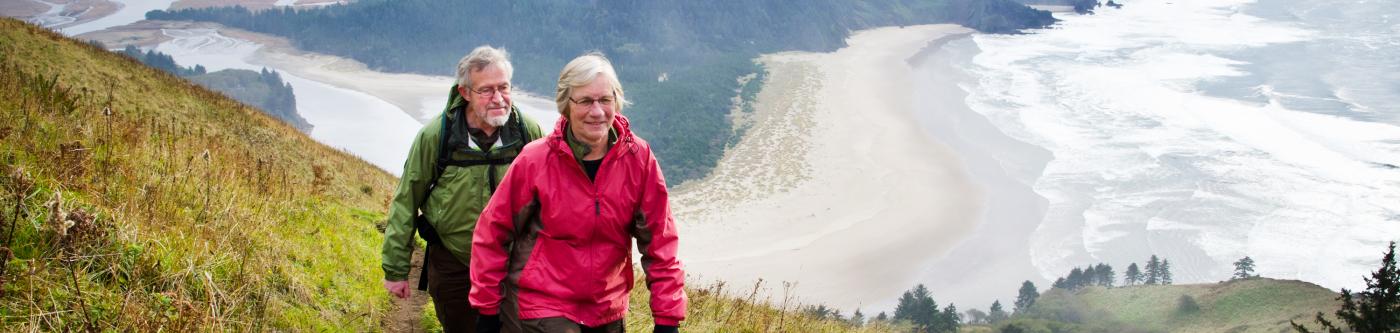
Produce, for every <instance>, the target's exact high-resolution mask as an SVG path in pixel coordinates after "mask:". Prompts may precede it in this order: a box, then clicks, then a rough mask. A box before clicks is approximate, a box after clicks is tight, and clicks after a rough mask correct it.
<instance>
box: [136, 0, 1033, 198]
mask: <svg viewBox="0 0 1400 333" xmlns="http://www.w3.org/2000/svg"><path fill="white" fill-rule="evenodd" d="M147 18H149V19H160V20H202V21H214V22H219V23H222V24H224V25H228V26H232V27H237V28H242V29H247V30H251V31H256V32H263V33H269V34H275V35H281V36H285V37H288V38H290V39H291V40H293V41H294V43H295V44H296V46H297V47H299V48H302V49H305V50H308V51H314V52H321V53H328V54H334V55H340V56H346V57H350V58H353V59H356V60H359V61H361V62H364V63H366V64H367V65H369V66H370V67H372V68H375V69H378V70H386V71H396V72H416V73H427V74H437V75H451V73H452V68H453V66H454V65H455V64H456V61H457V60H458V59H459V58H460V57H461V56H462V55H464V54H465V53H466V52H467V51H469V50H471V49H472V48H473V47H476V46H478V45H483V44H490V45H495V46H501V47H504V48H506V49H507V50H509V51H511V52H512V54H513V60H514V61H515V63H516V74H515V82H516V84H517V85H519V86H521V87H522V88H524V89H525V90H527V91H531V92H535V93H542V94H544V95H546V96H548V95H552V94H553V91H554V82H555V80H556V79H557V77H558V73H559V70H560V68H562V67H563V64H564V63H565V62H567V61H568V60H569V59H571V58H573V57H575V56H577V55H580V54H582V53H583V52H585V51H589V50H600V51H603V52H605V53H606V54H608V55H609V57H611V58H613V60H614V62H615V63H616V64H617V65H618V67H619V68H618V69H619V71H620V72H621V73H620V74H621V76H622V79H623V82H624V85H625V87H626V88H627V89H629V91H630V92H631V94H629V97H630V98H631V99H633V101H634V102H636V104H635V106H634V107H633V108H631V109H628V111H627V113H629V115H630V116H631V117H632V121H633V128H634V130H636V131H637V132H638V133H639V134H640V135H641V136H642V137H644V138H646V139H648V140H650V141H651V142H652V144H653V146H654V147H656V151H657V154H658V157H659V158H660V159H661V160H662V166H663V167H664V168H665V169H666V175H667V178H668V181H670V182H671V183H678V182H680V181H683V180H686V179H693V178H697V177H700V176H703V175H704V174H705V173H707V172H708V171H709V169H710V168H712V167H713V165H714V163H715V162H716V161H717V160H718V159H719V157H720V155H721V153H722V152H723V148H724V145H725V144H726V143H727V142H729V141H730V137H731V136H732V135H734V134H733V133H734V131H732V130H731V126H730V123H729V120H728V118H727V116H728V115H729V113H730V109H731V108H732V106H733V103H732V101H731V98H733V97H734V96H735V94H736V93H735V91H736V90H737V89H739V88H740V83H739V82H738V81H737V79H738V78H739V77H741V76H745V75H749V74H753V73H756V72H759V71H761V69H760V68H758V67H757V66H756V65H755V64H754V63H753V62H752V59H754V58H755V57H757V56H758V55H759V54H762V53H770V52H778V51H786V50H806V51H829V50H834V49H837V48H840V47H842V46H844V45H845V44H844V43H845V38H846V37H847V36H848V35H849V33H850V32H851V31H853V30H858V29H864V28H870V27H877V26H890V25H913V24H927V23H945V22H946V23H959V24H963V25H967V26H969V27H972V28H975V29H978V30H981V31H984V32H1015V31H1017V30H1019V29H1024V28H1034V27H1044V26H1047V25H1049V24H1051V23H1053V21H1054V19H1053V18H1051V17H1050V15H1049V13H1047V12H1043V11H1036V10H1032V9H1030V8H1027V7H1025V6H1023V5H1021V4H1018V3H1016V2H1012V1H1010V0H887V1H864V2H847V1H838V0H818V1H805V2H802V3H801V4H796V3H792V2H789V1H778V0H753V1H723V2H707V1H643V0H622V1H605V2H588V1H549V0H536V1H505V2H501V1H470V0H451V1H441V0H402V1H361V2H356V3H352V4H349V5H345V6H330V7H326V8H321V9H313V10H302V11H297V10H292V9H287V8H283V9H274V10H267V11H259V12H250V11H249V10H247V9H243V8H239V7H226V8H210V9H192V10H178V11H173V12H164V11H154V12H151V13H148V14H147Z"/></svg>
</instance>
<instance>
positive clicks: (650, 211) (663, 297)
mask: <svg viewBox="0 0 1400 333" xmlns="http://www.w3.org/2000/svg"><path fill="white" fill-rule="evenodd" d="M645 160H646V162H645V163H646V164H647V165H646V166H645V167H644V168H645V169H644V170H648V171H646V175H645V178H644V180H643V182H642V193H641V195H642V200H641V207H640V209H639V212H638V213H637V214H636V215H634V217H633V228H632V236H633V237H634V238H636V239H637V248H638V250H639V251H641V253H642V269H643V270H645V271H646V279H647V289H649V290H651V310H652V317H653V318H655V320H656V324H658V325H669V326H675V325H679V324H680V322H681V321H682V320H685V313H686V297H685V272H683V271H682V270H681V262H680V259H678V258H676V252H677V249H678V248H679V247H680V240H679V236H678V235H677V232H676V221H675V219H674V218H672V217H671V204H670V199H669V198H668V193H667V189H666V179H665V177H664V176H662V175H661V165H660V164H659V163H657V161H656V156H655V155H652V154H651V150H650V149H647V150H646V159H645Z"/></svg>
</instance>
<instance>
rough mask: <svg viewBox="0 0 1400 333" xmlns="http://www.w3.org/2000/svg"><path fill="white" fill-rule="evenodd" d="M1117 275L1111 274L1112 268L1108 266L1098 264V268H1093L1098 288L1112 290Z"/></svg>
mask: <svg viewBox="0 0 1400 333" xmlns="http://www.w3.org/2000/svg"><path fill="white" fill-rule="evenodd" d="M1117 275H1118V274H1115V273H1114V272H1113V266H1109V265H1108V264H1098V266H1094V276H1095V277H1096V279H1095V280H1098V283H1096V284H1098V285H1099V286H1100V287H1104V288H1113V280H1115V279H1117V278H1118V277H1117Z"/></svg>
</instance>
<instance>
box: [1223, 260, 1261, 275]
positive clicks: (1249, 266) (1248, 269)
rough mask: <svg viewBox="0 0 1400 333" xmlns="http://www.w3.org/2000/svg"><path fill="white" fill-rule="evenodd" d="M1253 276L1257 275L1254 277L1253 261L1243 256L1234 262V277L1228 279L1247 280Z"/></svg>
mask: <svg viewBox="0 0 1400 333" xmlns="http://www.w3.org/2000/svg"><path fill="white" fill-rule="evenodd" d="M1255 276H1258V275H1254V259H1252V258H1250V257H1249V256H1244V258H1240V260H1237V261H1235V275H1234V276H1231V277H1230V279H1231V280H1235V279H1248V278H1252V277H1255Z"/></svg>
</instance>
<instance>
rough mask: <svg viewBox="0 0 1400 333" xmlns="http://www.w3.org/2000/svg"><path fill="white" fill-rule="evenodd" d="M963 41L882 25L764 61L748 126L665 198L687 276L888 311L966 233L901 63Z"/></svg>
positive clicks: (951, 171)
mask: <svg viewBox="0 0 1400 333" xmlns="http://www.w3.org/2000/svg"><path fill="white" fill-rule="evenodd" d="M969 32H970V30H968V29H966V28H963V27H960V26H956V25H924V26H911V27H904V28H897V27H889V28H879V29H872V30H866V31H860V32H857V33H855V34H854V35H853V36H852V37H851V38H850V39H849V40H848V43H849V44H850V46H849V47H846V48H843V49H840V50H838V51H836V52H834V53H824V54H816V53H782V54H774V55H767V56H764V57H763V58H762V59H761V61H762V62H763V63H764V64H765V65H766V66H767V68H768V69H769V71H770V74H769V78H768V80H767V82H766V83H765V86H764V88H763V89H762V90H761V91H760V92H759V95H758V99H757V101H756V103H755V105H754V106H755V111H754V113H753V114H748V115H743V114H741V115H737V116H736V117H738V118H741V119H744V120H745V121H746V122H747V123H748V124H750V127H749V128H748V129H747V132H746V135H745V137H744V138H743V139H742V140H741V141H740V142H739V143H738V144H736V145H735V146H734V147H731V149H729V150H727V151H726V154H725V156H724V157H723V159H722V160H721V161H720V163H719V166H718V167H717V168H716V169H715V170H714V171H713V173H712V174H711V175H710V176H709V177H707V178H705V179H702V180H698V181H694V182H689V183H686V184H682V185H681V186H678V187H677V188H676V189H675V190H674V192H675V193H674V195H673V200H674V201H673V205H674V207H675V208H674V210H675V214H676V217H677V220H678V221H681V222H680V223H681V228H682V230H681V232H682V244H681V255H682V259H683V260H684V263H685V265H686V269H687V271H688V273H690V274H691V276H692V278H698V279H699V280H701V281H707V280H723V281H727V283H729V284H730V285H731V286H734V285H749V284H751V283H753V282H754V281H755V280H757V279H760V278H761V279H763V280H764V281H765V284H766V286H767V287H768V290H767V292H768V296H770V298H771V299H774V300H781V299H782V298H783V297H784V295H783V294H784V293H790V295H797V296H798V300H800V301H802V302H819V303H822V304H826V305H828V306H835V307H837V308H840V309H843V310H844V311H847V312H846V313H849V311H850V310H852V309H855V308H857V307H862V308H865V309H871V308H881V307H886V306H888V304H892V302H893V301H894V300H895V299H897V298H898V297H899V294H900V293H902V292H903V291H905V290H907V289H908V288H910V287H911V286H913V284H914V283H917V282H918V280H919V278H920V277H921V276H923V275H924V273H925V268H926V267H927V266H929V264H930V263H931V262H932V261H933V260H936V259H937V258H939V256H940V255H941V254H943V253H946V252H947V251H949V250H950V248H951V247H952V246H953V245H954V244H956V243H957V242H958V240H959V239H961V238H962V237H964V236H965V235H967V234H968V233H969V232H970V231H971V230H972V229H973V228H974V227H975V226H976V224H977V220H978V216H979V212H980V209H981V208H980V206H981V202H982V199H981V193H980V190H979V189H978V188H977V187H976V186H974V184H972V183H971V181H970V180H969V179H968V178H967V177H966V176H965V171H964V170H963V169H962V168H963V167H962V162H961V161H960V160H959V158H958V157H957V156H956V155H954V154H953V153H952V151H951V150H949V148H947V147H946V146H944V145H942V144H940V143H938V142H935V141H933V140H932V139H930V137H929V136H928V134H927V133H926V131H925V130H924V129H923V128H921V127H920V126H919V125H918V122H917V121H916V120H915V118H914V115H913V113H912V110H914V109H915V105H913V104H914V99H913V97H912V96H914V93H915V91H913V89H914V88H913V86H914V83H913V82H914V78H913V75H914V69H913V67H911V66H910V65H909V61H908V60H909V59H910V58H911V57H914V56H916V55H917V54H919V53H920V51H921V50H922V49H924V48H925V47H926V46H927V45H928V44H929V43H930V41H935V40H938V39H939V38H941V37H944V36H948V35H953V34H966V33H969ZM957 102H959V103H960V102H961V101H957ZM783 282H796V285H795V286H794V287H791V288H786V289H788V290H784V289H785V288H784V287H783V285H782V283H783Z"/></svg>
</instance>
